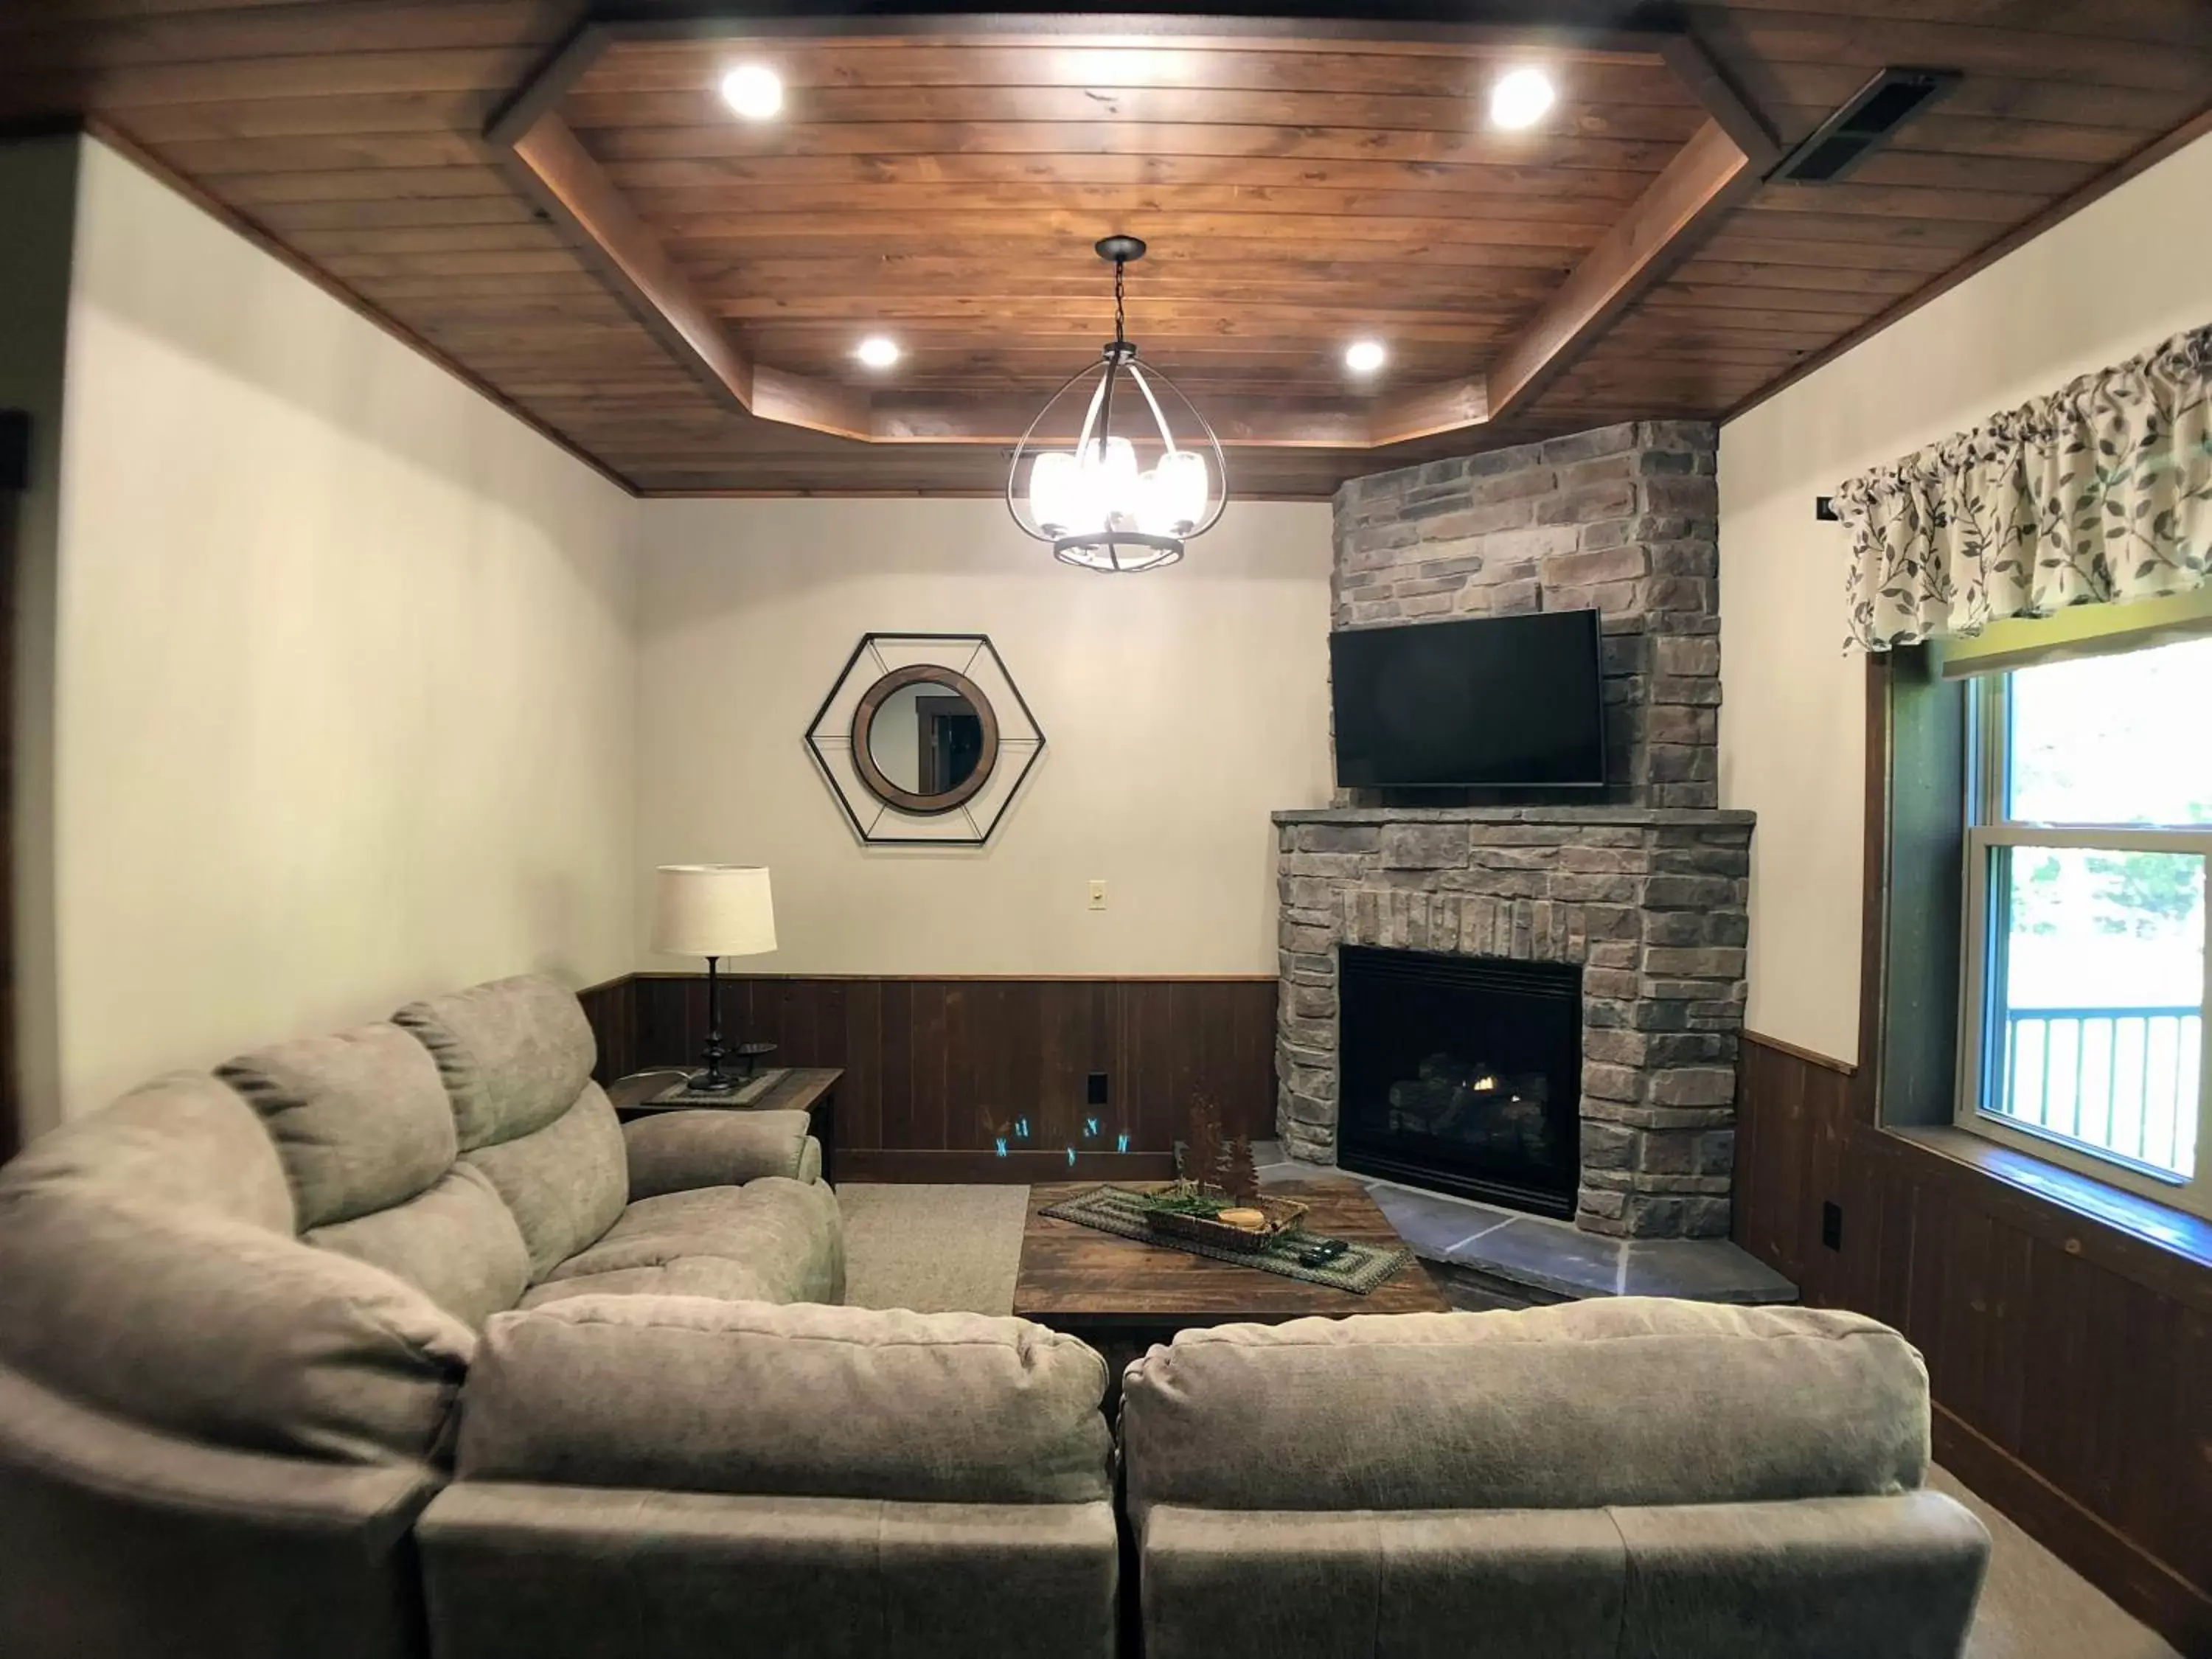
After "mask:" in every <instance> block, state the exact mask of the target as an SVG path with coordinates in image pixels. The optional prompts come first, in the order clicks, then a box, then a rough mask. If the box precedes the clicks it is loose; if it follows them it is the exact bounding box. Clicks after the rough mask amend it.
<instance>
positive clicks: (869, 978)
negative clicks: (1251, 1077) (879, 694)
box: [592, 968, 1280, 991]
mask: <svg viewBox="0 0 2212 1659" xmlns="http://www.w3.org/2000/svg"><path fill="white" fill-rule="evenodd" d="M731 972H732V975H737V970H734V969H733V970H731ZM729 976H731V975H725V977H729ZM737 976H738V977H742V978H744V979H759V980H784V979H787V980H832V981H844V982H845V983H847V984H853V985H863V984H866V985H872V984H878V983H882V984H892V985H1273V984H1274V983H1276V982H1277V981H1278V980H1279V977H1280V975H1275V974H752V973H746V974H742V975H737ZM634 979H696V980H697V981H700V982H701V983H702V984H704V983H705V982H706V979H707V976H706V975H704V974H702V973H701V972H699V971H698V970H697V969H690V970H686V969H680V968H678V969H667V968H641V969H638V970H637V971H636V972H635V973H633V974H624V975H622V977H621V978H620V979H611V980H609V981H606V982H605V984H604V985H595V986H593V987H592V989H593V990H595V991H600V990H611V989H613V988H615V987H617V986H620V985H623V984H624V983H626V982H627V981H630V980H634Z"/></svg>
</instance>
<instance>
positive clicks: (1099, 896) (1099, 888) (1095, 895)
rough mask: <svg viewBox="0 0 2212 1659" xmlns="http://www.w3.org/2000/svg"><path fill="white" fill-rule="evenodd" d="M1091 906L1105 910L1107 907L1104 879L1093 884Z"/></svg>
mask: <svg viewBox="0 0 2212 1659" xmlns="http://www.w3.org/2000/svg"><path fill="white" fill-rule="evenodd" d="M1091 908H1092V909H1094V910H1103V909H1104V908H1106V884H1105V883H1104V882H1103V881H1094V882H1092V883H1091Z"/></svg>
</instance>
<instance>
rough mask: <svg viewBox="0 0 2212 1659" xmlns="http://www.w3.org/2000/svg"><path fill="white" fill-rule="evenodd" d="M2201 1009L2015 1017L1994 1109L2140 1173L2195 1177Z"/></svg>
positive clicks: (2032, 1012)
mask: <svg viewBox="0 0 2212 1659" xmlns="http://www.w3.org/2000/svg"><path fill="white" fill-rule="evenodd" d="M2203 1055H2204V1017H2203V1011H2202V1010H2200V1009H2199V1008H2197V1007H2196V1006H2191V1005H2183V1006H2179V1007H2139V1008H2011V1009H2008V1010H2006V1012H2005V1024H2004V1054H2003V1057H2002V1058H2003V1062H2004V1073H2003V1075H2004V1088H2003V1091H2002V1094H2001V1095H1999V1096H1998V1097H1997V1098H1996V1099H1995V1100H1993V1101H1992V1102H1990V1109H1992V1110H1994V1111H1996V1112H1998V1113H2000V1114H2002V1115H2004V1116H2006V1117H2008V1118H2010V1119H2012V1120H2013V1121H2015V1122H2016V1123H2022V1124H2027V1125H2029V1126H2031V1127H2035V1128H2039V1129H2045V1130H2047V1131H2049V1132H2050V1133H2053V1134H2059V1135H2063V1136H2065V1137H2067V1138H2068V1139H2070V1140H2076V1141H2079V1142H2081V1143H2082V1144H2083V1145H2084V1146H2093V1147H2095V1148H2097V1149H2099V1150H2100V1151H2102V1152H2111V1153H2113V1154H2115V1155H2116V1156H2118V1157H2120V1158H2132V1159H2134V1160H2135V1161H2136V1163H2138V1164H2150V1165H2152V1166H2154V1168H2157V1169H2160V1170H2171V1171H2172V1173H2174V1174H2176V1175H2182V1176H2185V1175H2188V1174H2190V1173H2191V1171H2192V1170H2193V1169H2194V1168H2195V1164H2196V1156H2195V1154H2196V1141H2197V1099H2198V1091H2199V1089H2200V1088H2201V1087H2202V1085H2201V1082H2200V1078H2201V1074H2202V1066H2203Z"/></svg>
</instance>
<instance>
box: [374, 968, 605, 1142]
mask: <svg viewBox="0 0 2212 1659" xmlns="http://www.w3.org/2000/svg"><path fill="white" fill-rule="evenodd" d="M392 1023H393V1024H397V1025H401V1026H404V1027H405V1028H406V1029H407V1030H410V1031H412V1032H413V1033H414V1034H415V1036H416V1038H417V1039H419V1040H420V1042H422V1046H423V1047H424V1048H427V1049H428V1050H429V1051H430V1054H431V1055H432V1057H433V1058H434V1059H435V1060H436V1062H437V1067H438V1073H439V1076H440V1077H441V1079H443V1080H444V1082H445V1085H446V1093H447V1097H448V1099H449V1100H450V1102H451V1103H452V1110H453V1126H454V1128H455V1129H456V1131H458V1133H459V1139H460V1149H461V1150H462V1151H463V1152H474V1151H475V1150H476V1149H477V1147H479V1146H496V1145H498V1144H500V1143H501V1142H502V1141H508V1140H513V1139H518V1138H519V1137H520V1136H523V1135H526V1134H528V1133H531V1132H532V1130H534V1129H542V1128H544V1127H545V1126H546V1125H547V1124H549V1123H550V1122H552V1121H554V1120H555V1119H556V1118H557V1117H559V1116H561V1115H562V1113H564V1112H566V1111H567V1110H568V1109H569V1108H570V1107H571V1106H574V1104H575V1103H576V1097H577V1096H578V1095H580V1094H581V1093H582V1092H583V1091H584V1085H586V1083H588V1082H590V1081H591V1080H592V1061H593V1060H594V1059H595V1058H596V1057H597V1053H598V1050H597V1045H596V1044H595V1043H594V1042H592V1027H591V1024H590V1022H589V1021H587V1020H586V1019H585V1018H584V1009H583V1005H582V1004H580V1003H579V1002H578V1001H577V1000H576V999H575V996H574V993H572V992H570V991H568V990H566V989H564V988H563V987H561V986H559V985H557V984H556V983H554V981H551V980H550V979H545V978H543V977H541V976H540V975H536V974H525V975H520V976H519V977H517V978H513V979H498V980H494V981H491V982H490V983H489V984H487V985H478V986H474V987H471V988H470V989H468V990H465V991H455V992H453V993H452V994H449V995H446V996H441V997H432V998H430V999H428V1000H427V1001H423V1002H413V1003H410V1004H409V1005H408V1006H406V1007H404V1008H402V1009H401V1010H400V1011H399V1012H398V1013H396V1014H394V1015H393V1016H392Z"/></svg>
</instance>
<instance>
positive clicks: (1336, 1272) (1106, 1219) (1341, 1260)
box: [1038, 1187, 1413, 1296]
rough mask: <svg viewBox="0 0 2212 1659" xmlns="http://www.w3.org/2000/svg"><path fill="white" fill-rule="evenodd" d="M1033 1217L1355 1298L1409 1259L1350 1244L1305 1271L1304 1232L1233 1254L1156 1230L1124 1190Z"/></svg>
mask: <svg viewBox="0 0 2212 1659" xmlns="http://www.w3.org/2000/svg"><path fill="white" fill-rule="evenodd" d="M1038 1213H1039V1214H1040V1215H1048V1216H1051V1217H1053V1218H1055V1219H1057V1220H1060V1221H1073V1222H1074V1223H1076V1224H1077V1225H1079V1226H1084V1227H1096V1228H1097V1230H1098V1231H1100V1232H1102V1233H1119V1234H1120V1235H1121V1237H1124V1238H1135V1239H1141V1240H1143V1241H1144V1242H1145V1243H1147V1244H1161V1245H1164V1246H1166V1247H1167V1248H1168V1249H1171V1250H1182V1251H1186V1252H1188V1254H1189V1255H1202V1256H1206V1257H1209V1258H1211V1259H1212V1260H1213V1261H1234V1262H1236V1263H1237V1265H1238V1266H1239V1267H1257V1268H1258V1269H1260V1270H1261V1272H1262V1273H1280V1274H1281V1275H1282V1276H1283V1277H1284V1278H1285V1279H1304V1281H1305V1282H1306V1283H1307V1284H1309V1285H1327V1286H1328V1288H1329V1289H1331V1290H1333V1291H1351V1292H1352V1294H1353V1295H1355V1296H1364V1295H1366V1294H1367V1293H1368V1291H1371V1290H1373V1289H1374V1288H1375V1287H1376V1285H1380V1284H1382V1283H1383V1281H1384V1280H1385V1279H1389V1277H1390V1275H1391V1274H1393V1273H1396V1272H1397V1271H1398V1269H1399V1268H1401V1267H1404V1266H1405V1265H1406V1264H1407V1262H1408V1261H1412V1260H1413V1252H1412V1251H1411V1250H1408V1249H1404V1248H1402V1247H1401V1248H1400V1249H1395V1250H1389V1249H1383V1248H1382V1247H1381V1246H1379V1245H1375V1244H1353V1245H1352V1248H1351V1249H1348V1250H1346V1252H1345V1253H1344V1254H1343V1255H1340V1256H1339V1257H1337V1258H1336V1260H1335V1261H1331V1262H1329V1263H1328V1265H1327V1266H1325V1267H1307V1266H1306V1265H1305V1264H1304V1262H1302V1261H1299V1260H1298V1255H1299V1254H1300V1252H1302V1251H1304V1250H1307V1249H1311V1248H1312V1247H1313V1245H1314V1243H1316V1241H1315V1240H1314V1239H1313V1238H1311V1237H1308V1236H1307V1235H1305V1234H1304V1233H1297V1232H1293V1233H1285V1234H1284V1235H1282V1236H1281V1237H1278V1238H1273V1239H1270V1240H1268V1241H1267V1243H1265V1244H1262V1245H1261V1246H1260V1247H1259V1248H1258V1249H1251V1250H1238V1249H1231V1248H1230V1247H1229V1246H1228V1245H1226V1244H1215V1243H1211V1242H1209V1241H1206V1240H1203V1239H1196V1238H1183V1237H1178V1236H1177V1235H1176V1234H1173V1233H1163V1232H1156V1231H1153V1229H1152V1226H1151V1225H1150V1224H1149V1223H1148V1222H1146V1219H1145V1209H1144V1194H1141V1193H1133V1192H1131V1191H1129V1190H1128V1189H1127V1188H1123V1187H1094V1188H1091V1190H1090V1191H1089V1192H1087V1193H1082V1194H1078V1195H1077V1196H1075V1197H1073V1198H1071V1199H1068V1200H1066V1201H1065V1202H1064V1203H1060V1204H1054V1205H1053V1206H1051V1207H1050V1208H1048V1209H1045V1210H1041V1211H1039V1212H1038Z"/></svg>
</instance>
